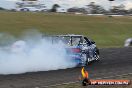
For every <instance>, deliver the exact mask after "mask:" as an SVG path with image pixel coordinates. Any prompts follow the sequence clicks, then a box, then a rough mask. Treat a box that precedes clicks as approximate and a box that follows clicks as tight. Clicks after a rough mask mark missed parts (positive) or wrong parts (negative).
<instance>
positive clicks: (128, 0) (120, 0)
mask: <svg viewBox="0 0 132 88" xmlns="http://www.w3.org/2000/svg"><path fill="white" fill-rule="evenodd" d="M16 1H21V0H0V7H4V8H7V9H12V8H15V2H16ZM39 1H40V2H41V3H43V4H45V5H46V6H47V8H51V6H52V5H53V4H59V5H60V6H61V7H62V8H69V7H83V6H85V5H87V4H89V3H90V2H95V3H96V4H98V5H102V6H103V7H104V8H105V9H109V8H110V2H109V1H108V0H39ZM120 4H124V5H125V6H126V9H130V8H132V0H115V1H114V2H112V5H120Z"/></svg>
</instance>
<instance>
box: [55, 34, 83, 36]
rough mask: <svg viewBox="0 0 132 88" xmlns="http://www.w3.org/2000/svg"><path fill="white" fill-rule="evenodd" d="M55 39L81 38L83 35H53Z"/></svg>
mask: <svg viewBox="0 0 132 88" xmlns="http://www.w3.org/2000/svg"><path fill="white" fill-rule="evenodd" d="M55 36H56V37H83V35H75V34H67V35H55Z"/></svg>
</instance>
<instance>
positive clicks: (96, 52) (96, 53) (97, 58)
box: [94, 47, 100, 61]
mask: <svg viewBox="0 0 132 88" xmlns="http://www.w3.org/2000/svg"><path fill="white" fill-rule="evenodd" d="M94 57H95V60H96V61H99V58H100V56H99V49H98V48H97V47H96V48H95V56H94Z"/></svg>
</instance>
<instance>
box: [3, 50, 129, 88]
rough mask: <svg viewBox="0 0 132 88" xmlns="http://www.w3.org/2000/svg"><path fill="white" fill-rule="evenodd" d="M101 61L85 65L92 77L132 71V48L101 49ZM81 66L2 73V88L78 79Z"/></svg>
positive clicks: (31, 87)
mask: <svg viewBox="0 0 132 88" xmlns="http://www.w3.org/2000/svg"><path fill="white" fill-rule="evenodd" d="M100 56H101V58H100V61H99V62H94V63H91V64H90V65H89V66H87V67H85V68H86V70H88V72H89V77H90V78H91V79H95V78H102V77H108V76H115V75H122V74H127V73H132V48H130V47H129V48H116V49H114V48H109V49H100ZM80 70H81V68H80V67H76V68H69V69H65V70H56V71H47V72H34V73H25V74H19V75H0V88H44V87H46V86H51V85H56V84H62V83H67V82H75V81H78V77H79V75H81V73H80Z"/></svg>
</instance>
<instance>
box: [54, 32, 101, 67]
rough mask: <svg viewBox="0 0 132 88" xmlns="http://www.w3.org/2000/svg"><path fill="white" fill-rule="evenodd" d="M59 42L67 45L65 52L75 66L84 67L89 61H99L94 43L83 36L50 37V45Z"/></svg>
mask: <svg viewBox="0 0 132 88" xmlns="http://www.w3.org/2000/svg"><path fill="white" fill-rule="evenodd" d="M57 40H61V41H62V42H63V43H65V44H66V45H67V47H66V52H67V53H68V56H69V58H71V59H72V60H73V61H74V62H76V63H77V65H81V66H85V65H88V64H89V63H90V62H91V61H95V60H99V49H98V48H97V46H96V44H95V42H94V41H93V40H91V39H89V38H87V37H84V36H83V35H74V34H72V35H56V36H52V43H54V42H56V41H57Z"/></svg>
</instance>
